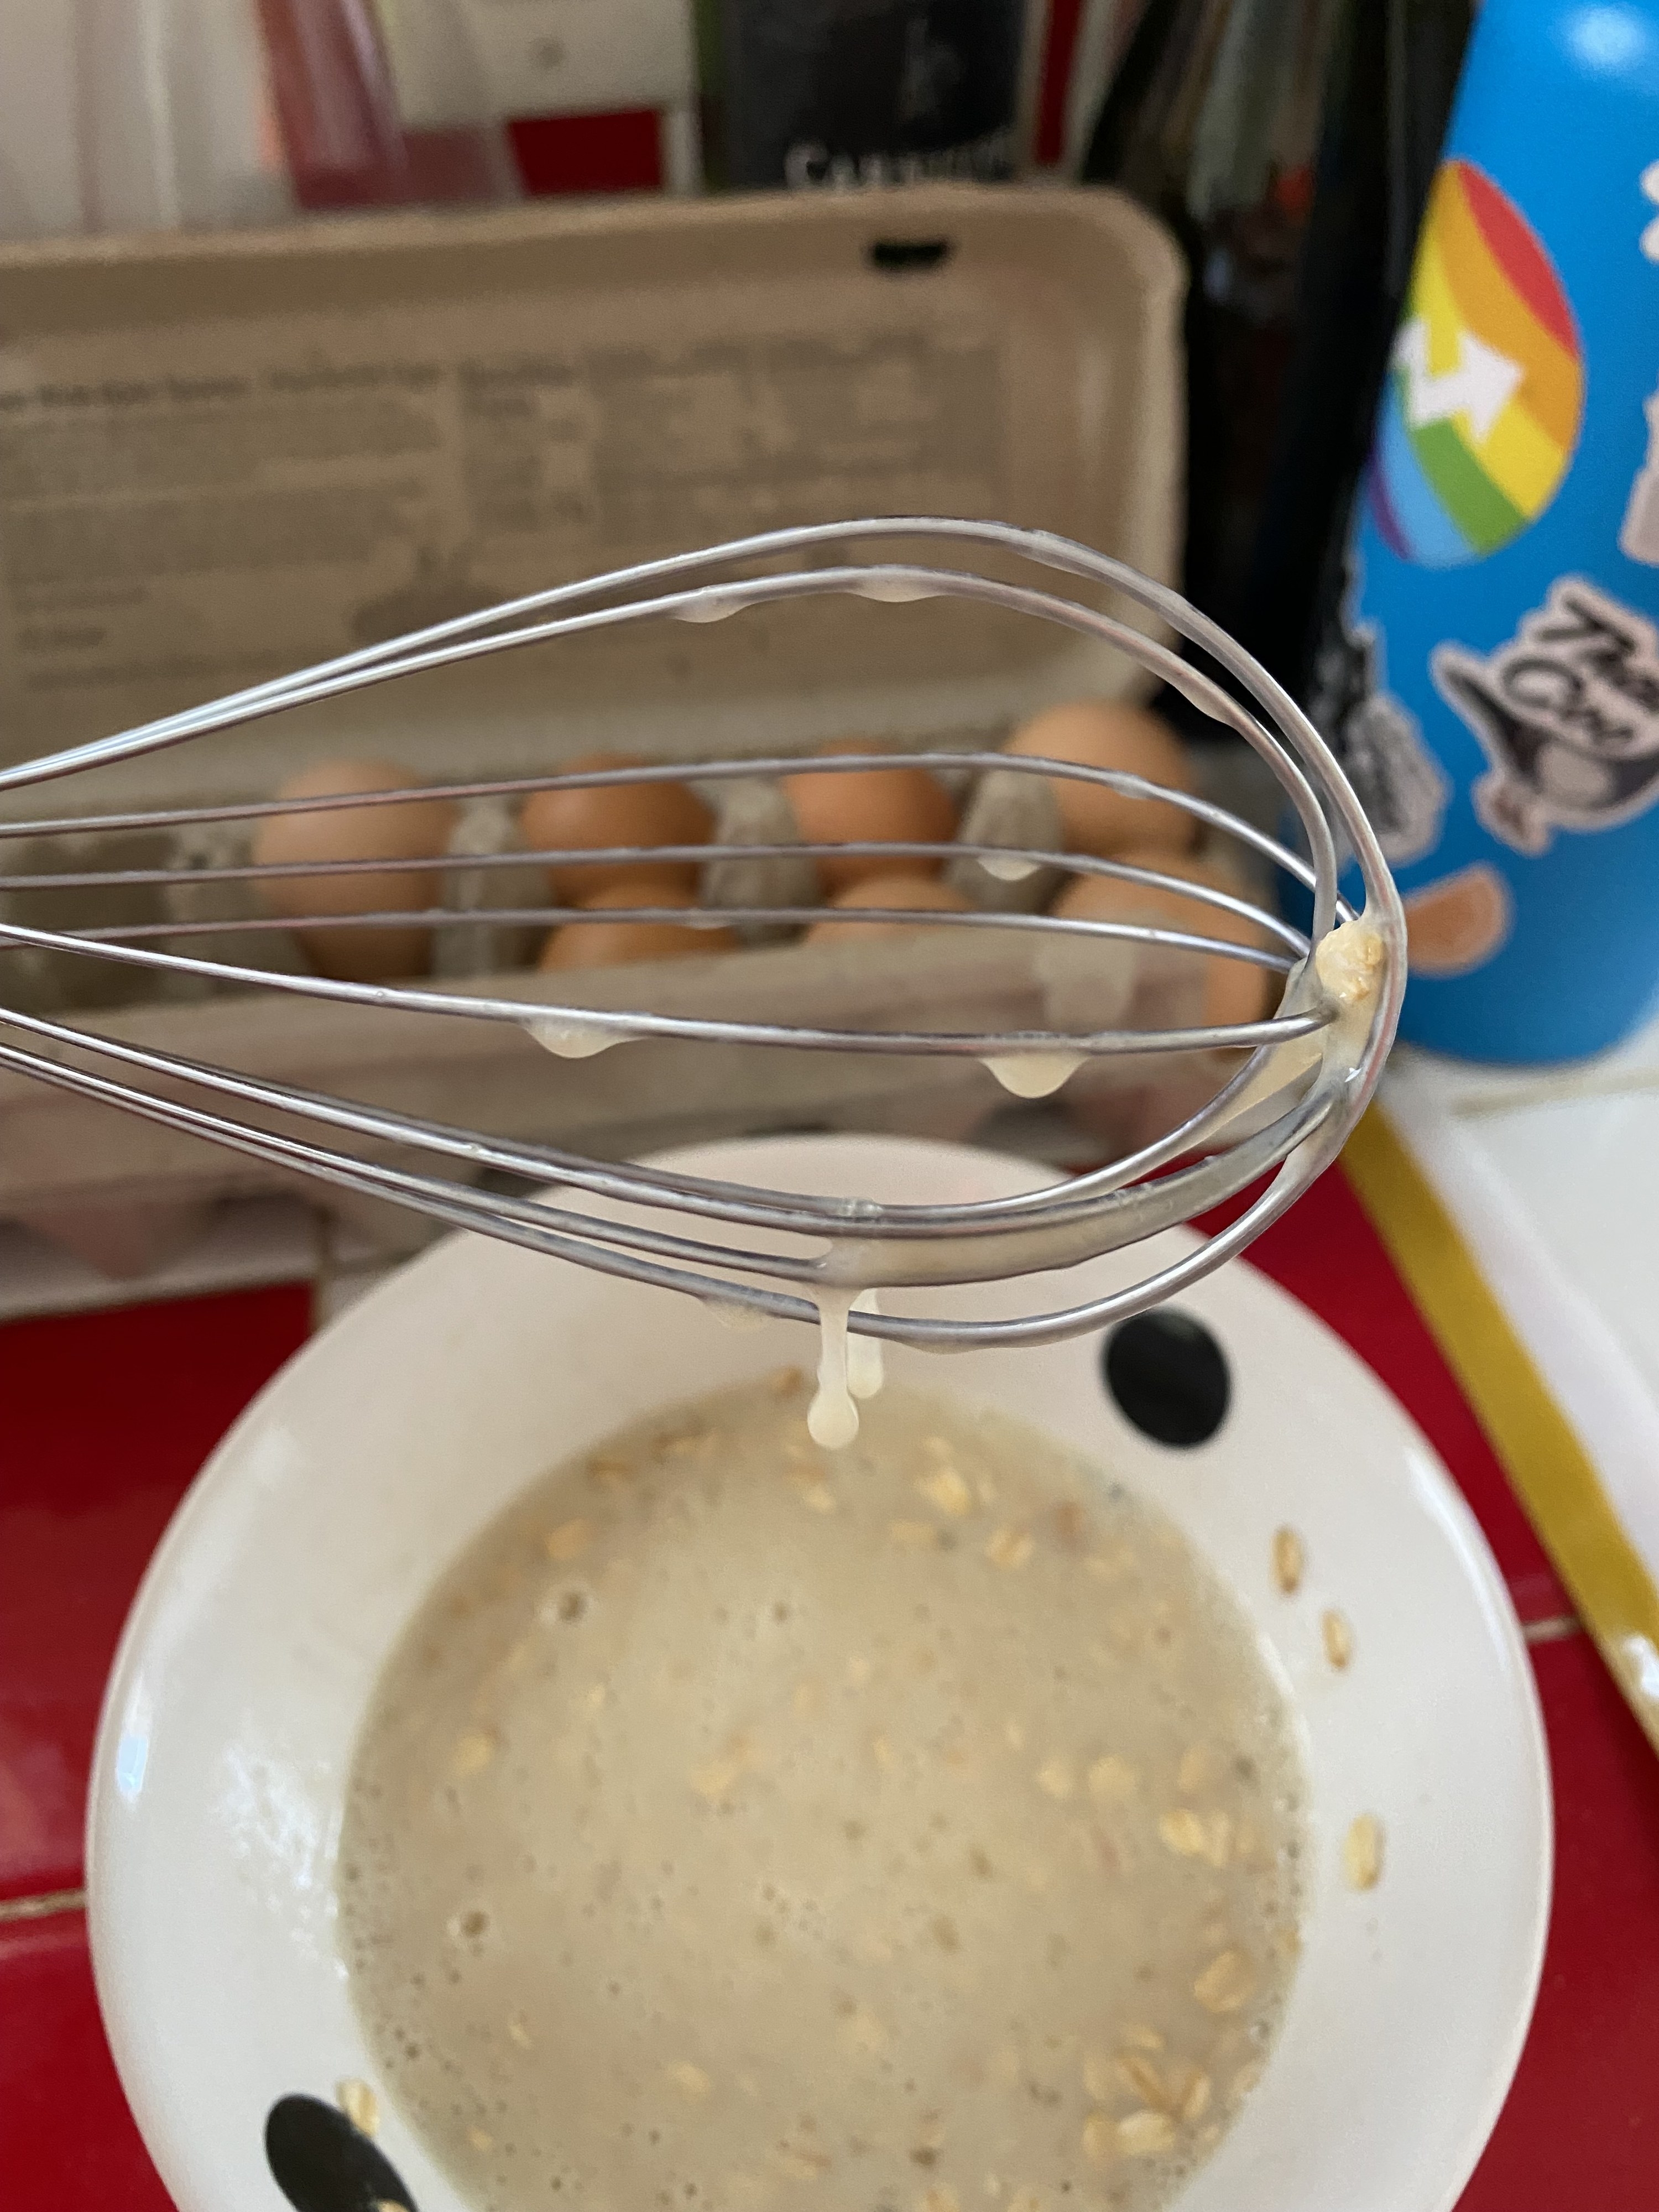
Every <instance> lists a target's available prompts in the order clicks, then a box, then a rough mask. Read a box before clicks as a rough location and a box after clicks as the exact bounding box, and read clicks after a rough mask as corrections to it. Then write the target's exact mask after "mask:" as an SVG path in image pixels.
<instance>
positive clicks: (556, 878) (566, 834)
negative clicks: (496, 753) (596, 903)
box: [519, 753, 714, 906]
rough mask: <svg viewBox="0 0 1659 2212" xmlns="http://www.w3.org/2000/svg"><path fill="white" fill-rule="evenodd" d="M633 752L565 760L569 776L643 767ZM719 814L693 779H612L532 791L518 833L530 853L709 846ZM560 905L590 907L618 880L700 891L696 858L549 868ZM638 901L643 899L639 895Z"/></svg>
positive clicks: (640, 903) (639, 902)
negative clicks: (570, 788) (695, 787)
mask: <svg viewBox="0 0 1659 2212" xmlns="http://www.w3.org/2000/svg"><path fill="white" fill-rule="evenodd" d="M645 765H646V763H644V762H643V761H641V760H639V759H637V758H635V757H634V756H633V755H632V754H629V753H586V754H584V755H583V757H581V759H580V760H573V761H571V762H569V763H567V766H568V771H569V773H570V774H571V775H580V774H581V773H582V772H583V771H585V770H589V769H606V768H643V767H644V766H645ZM713 828H714V816H713V815H712V814H711V813H710V812H709V811H708V807H706V806H705V805H703V803H702V799H699V798H698V796H697V794H696V792H695V791H693V790H692V789H691V787H690V785H689V784H684V783H610V784H603V783H602V784H595V785H590V786H588V787H586V788H578V789H577V790H574V791H568V790H561V791H532V793H531V794H530V796H529V798H528V799H526V801H525V803H524V808H523V811H522V812H521V813H520V816H519V836H520V839H521V840H522V841H523V842H524V844H525V846H526V848H527V849H528V850H530V851H532V852H538V853H539V852H552V851H562V852H570V853H597V852H603V851H605V849H606V848H609V847H611V846H613V845H706V844H707V843H708V836H709V832H710V831H711V830H712V829H713ZM547 880H548V884H549V887H550V889H551V890H552V893H553V896H554V899H555V900H556V902H557V903H558V904H559V905H560V906H586V905H587V904H588V903H589V902H591V901H592V899H593V898H594V897H596V896H597V895H598V894H599V892H600V891H604V890H610V889H611V885H612V884H620V883H641V882H649V883H653V884H658V885H659V887H660V888H662V889H664V890H683V891H691V890H696V886H697V863H696V861H695V860H658V861H651V860H613V861H611V862H610V863H609V864H608V865H601V866H595V867H587V866H583V865H581V864H580V862H577V863H567V864H566V865H565V866H562V867H559V866H552V867H550V868H549V869H548V872H547ZM632 903H633V904H634V905H635V906H640V905H643V904H645V903H646V902H645V901H643V900H641V899H635V900H634V901H633V902H632Z"/></svg>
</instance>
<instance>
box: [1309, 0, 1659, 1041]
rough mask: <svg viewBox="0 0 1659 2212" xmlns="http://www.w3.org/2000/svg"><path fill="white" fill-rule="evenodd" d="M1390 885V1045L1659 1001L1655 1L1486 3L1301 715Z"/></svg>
mask: <svg viewBox="0 0 1659 2212" xmlns="http://www.w3.org/2000/svg"><path fill="white" fill-rule="evenodd" d="M1311 704H1312V708H1313V713H1314V717H1315V720H1316V721H1317V722H1319V724H1320V726H1322V728H1323V729H1324V730H1325V731H1326V732H1327V733H1328V735H1330V736H1331V737H1332V738H1333V741H1334V744H1335V745H1336V747H1337V749H1338V750H1339V752H1340V755H1341V756H1342V757H1343V760H1344V763H1345V765H1346V768H1347V769H1348V772H1349V774H1350V775H1351V777H1352V781H1354V783H1355V786H1356V787H1357V788H1358V792H1359V794H1360V797H1361V799H1363V800H1364V804H1365V806H1366V809H1367V811H1368V813H1369V814H1370V817H1371V820H1372V821H1373V823H1375V825H1376V829H1377V831H1378V833H1379V836H1380V837H1381V839H1382V842H1383V849H1384V851H1385V852H1386V853H1387V854H1388V855H1389V860H1390V861H1391V862H1392V863H1393V865H1394V866H1395V872H1396V874H1397V877H1398V879H1399V883H1400V886H1401V891H1402V893H1403V894H1404V896H1405V902H1406V910H1407V916H1408V918H1409V921H1410V924H1411V933H1412V942H1411V963H1412V980H1411V983H1410V986H1409V988H1408V990H1407V997H1406V1007H1405V1015H1404V1018H1403V1019H1402V1021H1401V1035H1402V1036H1409V1037H1412V1038H1413V1039H1415V1040H1417V1041H1418V1042H1421V1043H1424V1044H1426V1045H1431V1046H1434V1047H1436V1048H1439V1049H1441V1050H1443V1051H1446V1052H1451V1053H1457V1054H1463V1055H1465V1056H1468V1057H1470V1058H1474V1059H1479V1060H1510V1061H1547V1060H1568V1059H1573V1058H1577V1057H1578V1056H1580V1055H1583V1054H1588V1053H1592V1052H1595V1051H1598V1050H1600V1049H1601V1048H1603V1047H1605V1046H1607V1045H1610V1044H1613V1043H1614V1042H1616V1041H1617V1040H1618V1039H1620V1037H1622V1036H1626V1034H1627V1033H1628V1032H1629V1031H1630V1030H1632V1029H1634V1028H1636V1027H1638V1025H1639V1024H1641V1023H1642V1022H1643V1021H1644V1019H1645V1018H1648V1017H1649V1016H1650V1015H1651V1014H1654V1013H1656V1012H1659V0H1486V4H1485V5H1484V6H1483V7H1482V9H1480V15H1479V17H1478V20H1477V22H1476V26H1475V29H1474V36H1473V39H1472V40H1471V44H1470V47H1469V52H1468V58H1467V59H1466V61H1465V64H1464V71H1463V77H1462V84H1461V86H1460V89H1459V94H1458V100H1457V104H1456V106H1455V111H1454V113H1453V117H1452V121H1451V125H1450V129H1449V133H1448V137H1447V141H1446V148H1445V153H1444V157H1443V162H1442V165H1441V167H1440V169H1439V172H1438V173H1437V178H1436V180H1435V185H1434V189H1433V191H1432V194H1431V198H1430V202H1429V205H1428V209H1427V211H1426V214H1425V218H1424V223H1423V228H1422V231H1421V233H1420V234H1419V241H1418V248H1417V256H1416V260H1415V264H1414V266H1413V276H1412V283H1411V289H1410V292H1409V294H1408V295H1407V301H1406V305H1405V308H1404V311H1403V313H1402V315H1401V322H1400V327H1399V330H1398V332H1397V334H1396V337H1395V343H1394V348H1393V353H1392V356H1391V359H1390V362H1389V377H1388V385H1387V388H1386V390H1385V392H1384V395H1383V401H1382V404H1381V406H1380V408H1379V410H1378V417H1377V423H1376V435H1375V440H1374V443H1373V447H1372V453H1371V459H1370V466H1369V470H1368V471H1367V476H1366V480H1365V483H1364V488H1363V490H1362V493H1361V496H1360V499H1359V501H1358V511H1357V513H1356V516H1355V520H1354V525H1353V532H1352V540H1351V547H1350V556H1349V577H1348V590H1347V593H1346V601H1345V604H1344V607H1343V611H1342V620H1341V623H1340V635H1339V636H1338V637H1336V638H1335V639H1334V640H1333V641H1332V643H1331V644H1330V645H1329V646H1328V648H1327V651H1326V653H1325V654H1324V656H1323V659H1322V669H1321V671H1320V678H1319V680H1318V682H1317V683H1316V692H1315V696H1314V698H1313V701H1312V702H1311Z"/></svg>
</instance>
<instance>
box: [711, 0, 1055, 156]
mask: <svg viewBox="0 0 1659 2212" xmlns="http://www.w3.org/2000/svg"><path fill="white" fill-rule="evenodd" d="M699 28H700V33H701V38H700V45H701V66H702V74H703V84H704V96H705V111H704V113H705V130H706V131H708V134H709V136H710V138H711V140H712V143H711V147H710V155H711V159H710V168H711V173H713V174H714V175H715V176H717V177H718V179H719V181H720V182H722V183H724V184H726V185H732V186H735V187H737V188H738V189H739V190H743V189H748V188H752V187H755V186H764V185H788V186H790V187H791V188H793V189H794V190H797V191H799V190H807V189H811V188H812V187H814V186H825V185H828V186H832V187H834V186H842V187H844V186H846V185H860V184H902V183H907V182H909V181H911V180H913V179H918V178H922V177H971V178H976V179H993V178H1000V177H1007V176H1010V175H1012V173H1013V171H1014V168H1015V167H1016V166H1017V163H1018V148H1017V145H1016V133H1017V125H1018V106H1019V88H1020V64H1021V56H1022V52H1023V40H1024V31H1025V6H1024V0H703V4H702V7H701V8H700V9H699Z"/></svg>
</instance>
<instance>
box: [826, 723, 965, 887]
mask: <svg viewBox="0 0 1659 2212" xmlns="http://www.w3.org/2000/svg"><path fill="white" fill-rule="evenodd" d="M823 750H824V751H825V752H826V753H861V752H874V751H878V750H880V749H879V747H878V746H874V745H869V744H864V743H863V742H862V741H860V740H859V739H856V738H854V739H852V740H850V741H849V742H848V743H847V744H839V745H826V746H825V747H824V749H823ZM783 787H784V790H785V791H786V793H787V794H788V799H789V804H790V805H791V806H792V807H793V809H794V813H795V820H796V823H798V824H799V829H800V834H801V840H802V842H803V843H805V844H808V845H863V844H875V843H878V842H890V843H896V844H908V845H944V844H948V843H949V842H950V841H951V838H952V837H953V836H955V835H956V828H957V810H956V808H955V806H954V805H952V804H951V794H950V793H949V792H948V791H946V789H945V786H944V785H943V784H942V783H941V782H940V781H939V778H938V777H937V776H934V775H929V774H928V773H927V769H925V768H870V769H848V770H846V771H845V773H843V774H842V775H813V774H812V772H811V769H805V770H803V772H802V773H801V774H800V775H787V776H785V778H784V779H783ZM941 865H942V859H941V860H920V859H918V860H896V859H894V858H893V856H892V855H891V854H882V853H878V854H874V855H873V856H872V855H868V854H866V855H865V856H864V857H862V858H855V857H854V856H852V855H847V856H842V855H841V854H825V855H823V856H821V857H820V859H819V860H818V874H819V876H820V877H821V878H822V879H823V887H824V889H825V890H826V891H830V892H834V891H839V890H846V889H847V887H848V884H858V883H862V882H863V881H864V880H865V879H866V877H869V876H890V875H892V874H893V873H894V872H902V873H904V874H906V875H915V876H931V875H935V874H937V873H938V872H939V867H940V866H941Z"/></svg>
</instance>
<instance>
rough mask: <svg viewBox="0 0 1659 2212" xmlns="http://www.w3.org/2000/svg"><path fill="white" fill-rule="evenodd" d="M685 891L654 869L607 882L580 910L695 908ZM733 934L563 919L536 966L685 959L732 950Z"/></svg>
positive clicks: (676, 925)
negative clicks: (662, 879) (663, 879)
mask: <svg viewBox="0 0 1659 2212" xmlns="http://www.w3.org/2000/svg"><path fill="white" fill-rule="evenodd" d="M696 903H697V902H696V899H694V898H693V897H692V896H691V894H690V891H688V890H680V889H678V887H676V886H673V885H665V884H662V883H660V882H659V881H658V880H657V878H656V875H655V874H654V873H653V875H649V876H629V877H627V878H624V879H623V881H622V882H620V883H612V884H606V886H605V889H604V890H602V891H600V892H599V895H598V896H597V897H594V898H591V899H584V900H583V901H582V912H583V913H584V914H604V913H605V912H607V911H608V910H609V909H610V908H612V907H628V906H679V907H685V908H688V909H691V910H695V909H696ZM737 943H738V940H737V939H736V938H735V937H734V936H733V935H732V932H731V931H730V930H729V929H724V928H717V927H711V928H707V929H693V928H691V927H689V925H687V924H686V923H684V922H678V921H567V922H564V923H562V924H561V926H560V927H558V928H557V929H556V930H553V931H551V932H550V933H549V936H548V939H547V942H546V943H545V944H544V945H543V947H542V956H541V958H540V959H539V960H538V962H537V963H536V965H537V966H538V968H617V967H620V966H622V965H623V963H624V962H626V961H629V960H684V959H687V958H689V957H694V956H695V955H696V954H697V953H699V952H731V951H735V950H736V948H737Z"/></svg>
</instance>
